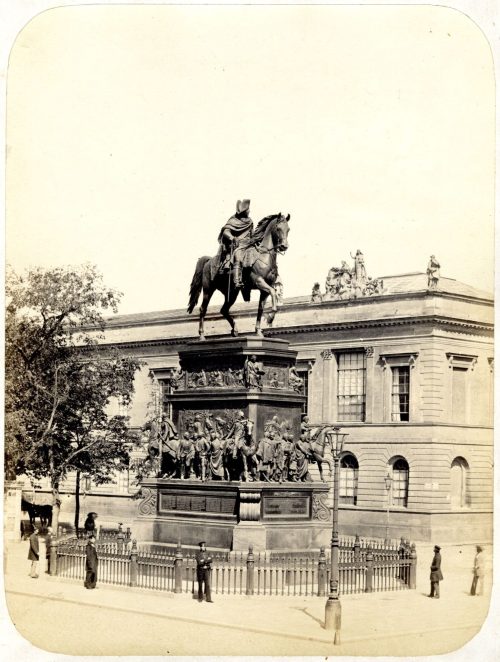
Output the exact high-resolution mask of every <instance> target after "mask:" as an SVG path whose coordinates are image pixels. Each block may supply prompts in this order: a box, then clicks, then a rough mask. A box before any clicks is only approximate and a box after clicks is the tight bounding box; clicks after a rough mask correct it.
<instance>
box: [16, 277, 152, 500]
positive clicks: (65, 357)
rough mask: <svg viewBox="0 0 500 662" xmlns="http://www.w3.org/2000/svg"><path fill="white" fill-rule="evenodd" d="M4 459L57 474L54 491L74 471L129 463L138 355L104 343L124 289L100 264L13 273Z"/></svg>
mask: <svg viewBox="0 0 500 662" xmlns="http://www.w3.org/2000/svg"><path fill="white" fill-rule="evenodd" d="M6 294H7V309H6V348H5V351H6V373H5V384H6V404H5V455H6V457H5V460H6V461H5V466H6V474H7V477H10V478H12V477H14V476H16V475H21V474H26V475H28V476H30V477H33V478H42V477H48V478H50V482H51V486H52V490H53V493H54V498H55V501H56V500H57V495H58V489H59V484H60V481H61V480H63V479H64V478H65V477H66V476H67V474H68V472H69V471H73V470H79V471H81V472H83V473H86V474H88V475H91V476H92V477H93V479H94V481H95V482H96V483H103V482H106V481H107V480H109V478H110V474H111V473H112V470H114V469H120V468H123V467H124V466H126V465H127V462H128V450H127V449H128V447H129V445H130V443H131V442H132V441H133V440H134V438H133V435H132V434H131V432H130V430H129V429H128V426H127V421H128V419H127V417H125V416H123V415H117V414H115V415H113V414H112V413H111V411H112V408H111V405H112V403H113V402H116V401H119V402H120V403H121V405H122V406H123V407H126V406H127V405H128V404H129V403H130V399H131V396H132V394H133V379H134V374H135V372H136V370H137V369H138V368H139V365H140V364H139V362H138V361H137V360H135V359H132V358H129V357H127V356H123V355H120V354H119V353H118V352H116V351H112V350H105V349H104V350H103V349H102V348H100V347H99V340H100V339H101V338H102V334H103V332H104V329H105V319H104V315H105V314H106V313H111V312H114V313H116V312H117V305H118V302H119V299H120V296H121V295H120V293H119V292H116V291H115V290H113V289H110V288H107V287H106V286H105V285H104V284H103V282H102V277H101V275H100V274H99V273H98V272H97V270H96V269H95V267H93V266H91V265H84V266H82V267H79V268H73V269H72V268H66V269H63V268H56V269H51V270H43V269H40V268H35V269H31V270H29V271H28V272H27V273H26V274H23V275H17V274H16V273H14V272H13V271H12V270H10V271H9V272H8V275H7V291H6Z"/></svg>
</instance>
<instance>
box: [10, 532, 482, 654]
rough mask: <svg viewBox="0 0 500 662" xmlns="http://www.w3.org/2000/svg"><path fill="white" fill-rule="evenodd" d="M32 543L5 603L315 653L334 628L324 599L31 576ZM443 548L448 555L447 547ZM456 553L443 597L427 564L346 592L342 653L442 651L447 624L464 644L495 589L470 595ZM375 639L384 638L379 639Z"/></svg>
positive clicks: (17, 562) (14, 553)
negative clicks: (148, 620)
mask: <svg viewBox="0 0 500 662" xmlns="http://www.w3.org/2000/svg"><path fill="white" fill-rule="evenodd" d="M27 549H28V547H27V543H25V542H20V543H13V544H11V545H10V547H9V549H8V550H7V564H6V575H5V589H6V594H7V604H8V601H9V594H11V595H17V596H20V595H21V596H23V595H24V596H38V597H42V598H44V599H47V600H56V601H64V602H67V603H71V604H79V605H92V606H98V607H100V608H102V609H112V610H115V611H122V612H131V613H137V614H141V615H143V616H144V615H151V616H155V617H158V616H159V617H162V618H165V619H168V620H170V621H173V622H176V621H177V622H180V623H182V622H184V623H186V622H187V623H195V624H196V623H198V624H200V625H201V624H204V625H209V626H218V627H223V628H226V629H228V630H232V631H233V632H237V631H241V632H245V633H252V632H253V633H262V634H273V635H276V636H282V637H286V638H287V639H288V640H290V639H295V640H297V641H310V642H311V654H314V643H315V642H317V643H322V644H325V643H327V644H331V642H332V636H331V633H329V632H327V631H325V630H324V628H323V619H324V610H325V601H326V600H325V598H319V597H317V596H311V597H306V598H304V597H296V598H289V597H258V596H252V597H247V596H233V595H221V594H214V596H213V599H214V604H206V603H202V604H200V603H198V602H197V601H196V600H193V599H192V596H191V595H190V594H180V595H174V594H172V593H164V592H158V591H147V590H142V589H137V588H127V587H123V588H122V587H116V586H110V585H106V584H102V583H101V584H99V583H98V586H99V590H97V591H87V590H85V589H84V587H83V585H82V584H81V583H80V582H78V583H76V582H73V581H71V580H63V579H59V578H57V577H50V576H49V575H47V574H46V573H45V572H44V567H43V564H42V568H41V572H40V577H39V578H38V579H32V578H30V577H29V576H28V569H29V563H28V561H27V558H26V557H27ZM40 551H41V554H40V557H41V559H43V560H45V559H44V551H45V550H44V546H43V545H41V550H40ZM443 551H444V552H445V555H446V550H443ZM455 552H456V554H455V555H456V556H457V558H456V560H454V566H455V567H454V569H453V571H452V570H451V569H450V570H449V571H448V572H447V574H445V581H443V583H442V597H441V599H440V600H430V599H429V598H427V597H426V593H427V592H428V581H427V577H428V573H427V572H426V573H425V577H423V576H422V575H423V570H420V572H419V573H418V575H417V578H418V583H417V589H416V590H412V591H410V590H404V591H394V592H386V593H385V592H380V593H370V594H361V595H348V596H341V604H342V645H341V646H340V647H335V649H334V650H335V651H338V652H339V653H342V652H344V651H345V650H352V647H353V646H354V647H356V646H357V650H361V649H366V647H367V646H368V647H369V646H372V647H373V654H378V655H380V654H384V651H385V654H389V655H390V654H394V653H392V651H394V650H395V641H397V642H398V649H400V648H401V645H402V642H404V641H408V645H410V642H411V640H412V637H413V638H418V641H419V642H420V643H419V651H418V653H419V654H425V653H428V654H431V653H435V652H436V650H435V645H436V633H437V632H445V631H446V632H447V635H446V638H445V642H444V643H448V644H449V643H451V642H452V641H453V642H454V644H456V645H451V646H450V645H448V646H447V647H446V646H445V647H444V648H443V649H442V652H444V651H446V650H452V649H453V648H458V647H460V646H462V645H463V644H464V643H466V642H467V641H468V640H469V639H470V638H471V637H472V636H473V635H474V634H475V633H476V632H477V631H479V629H480V627H481V625H482V623H483V621H484V619H485V617H486V614H487V611H488V607H489V596H488V595H485V596H483V597H475V598H473V597H471V596H469V595H468V589H469V585H470V580H471V573H470V563H469V559H468V558H466V557H467V555H465V556H466V557H465V558H464V557H462V556H461V555H460V554H461V553H460V554H459V553H458V551H457V550H455ZM450 556H451V552H450V554H449V555H448V557H450ZM462 561H463V562H462ZM426 563H427V562H426ZM419 575H420V576H419ZM437 639H438V640H439V639H440V637H437ZM377 640H378V641H379V643H378V644H376V643H375V642H376V641H377ZM391 640H392V643H391ZM383 642H385V644H384V643H383ZM426 642H428V645H429V649H428V650H427V649H426ZM361 644H364V645H361ZM332 649H333V646H332ZM332 652H333V650H332ZM410 652H413V654H415V652H416V651H415V650H414V649H413V651H410ZM354 654H355V653H354Z"/></svg>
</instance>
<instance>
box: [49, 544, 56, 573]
mask: <svg viewBox="0 0 500 662" xmlns="http://www.w3.org/2000/svg"><path fill="white" fill-rule="evenodd" d="M49 575H57V539H56V538H54V537H53V536H51V538H50V541H49Z"/></svg>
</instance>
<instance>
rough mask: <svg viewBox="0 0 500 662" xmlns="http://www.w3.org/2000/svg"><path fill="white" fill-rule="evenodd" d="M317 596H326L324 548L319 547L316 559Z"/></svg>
mask: <svg viewBox="0 0 500 662" xmlns="http://www.w3.org/2000/svg"><path fill="white" fill-rule="evenodd" d="M318 595H319V596H320V597H321V596H324V595H326V556H325V548H324V547H321V548H320V550H319V559H318Z"/></svg>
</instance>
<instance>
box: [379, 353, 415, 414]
mask: <svg viewBox="0 0 500 662" xmlns="http://www.w3.org/2000/svg"><path fill="white" fill-rule="evenodd" d="M418 355H419V353H418V352H381V353H380V357H379V363H380V365H381V366H382V370H383V371H384V384H385V386H384V390H385V395H384V414H383V419H384V421H385V422H386V423H392V424H393V425H401V424H402V425H408V423H414V422H415V421H416V420H418V412H417V411H416V409H415V408H416V404H415V398H414V397H413V394H414V393H416V388H415V370H414V369H415V366H416V365H417V360H418ZM402 367H408V368H409V376H408V420H407V421H406V420H399V421H398V420H396V421H395V420H393V404H392V399H393V392H392V389H393V371H392V369H393V368H402Z"/></svg>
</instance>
